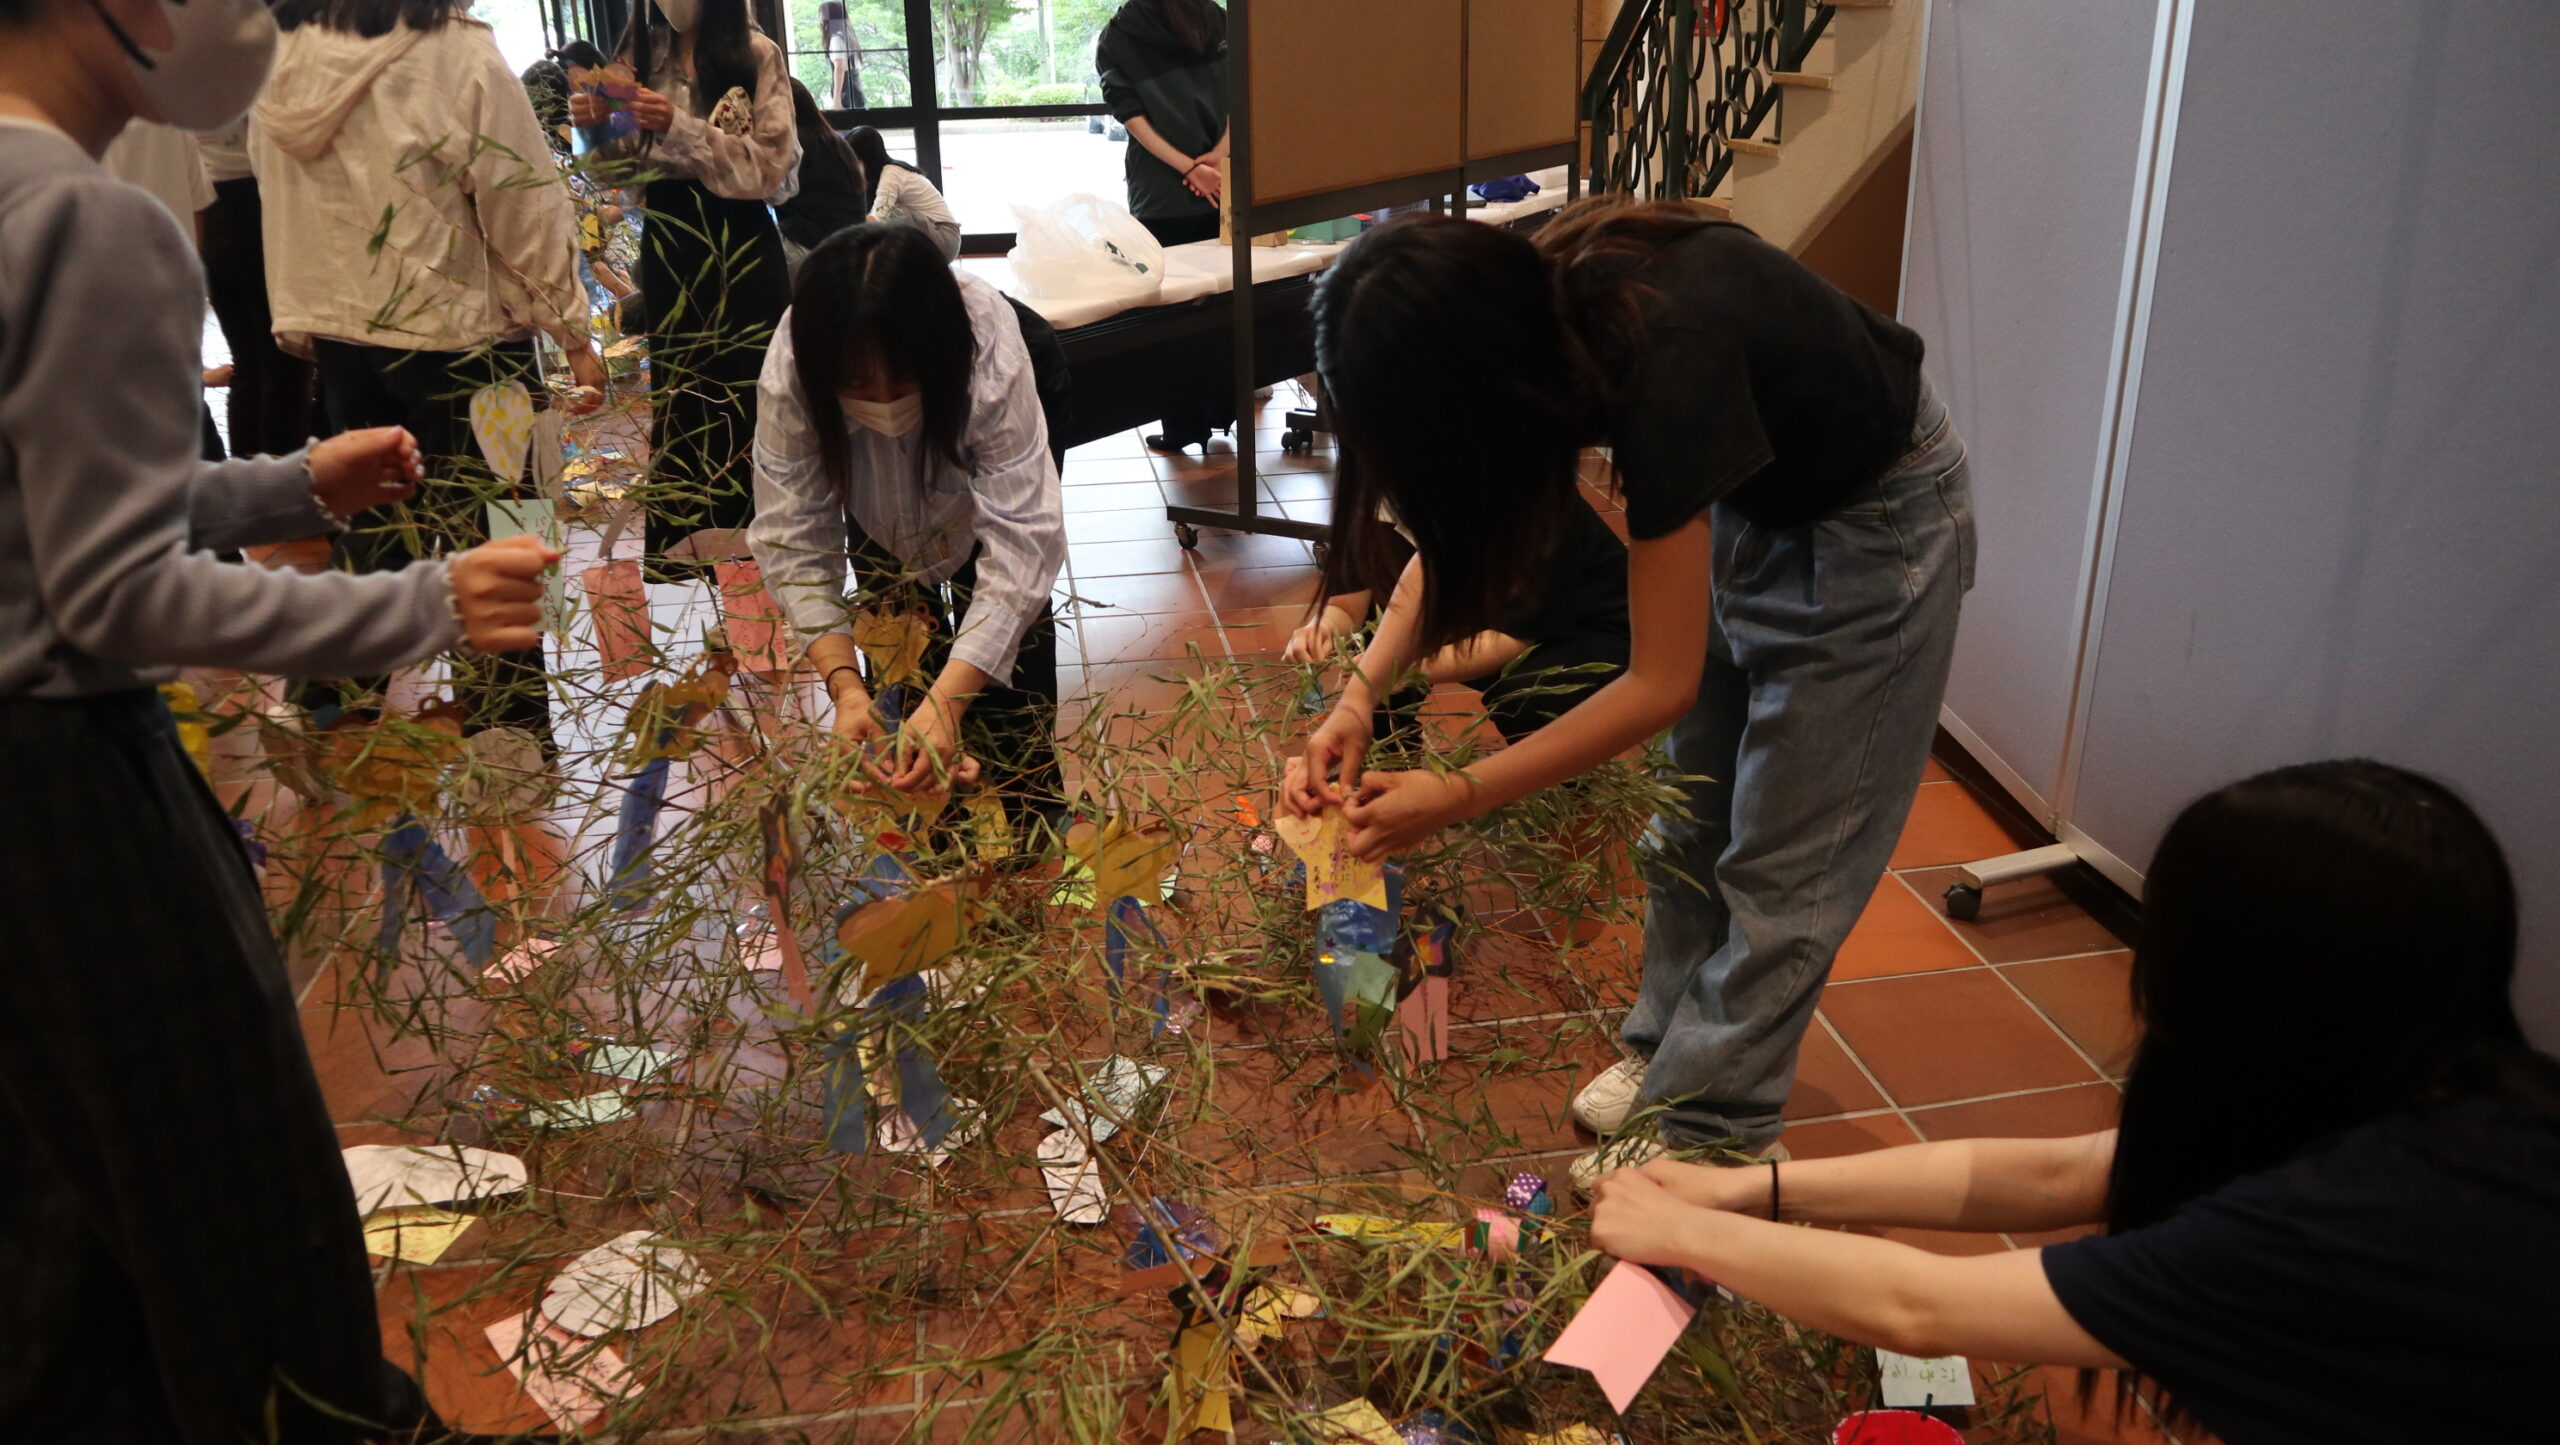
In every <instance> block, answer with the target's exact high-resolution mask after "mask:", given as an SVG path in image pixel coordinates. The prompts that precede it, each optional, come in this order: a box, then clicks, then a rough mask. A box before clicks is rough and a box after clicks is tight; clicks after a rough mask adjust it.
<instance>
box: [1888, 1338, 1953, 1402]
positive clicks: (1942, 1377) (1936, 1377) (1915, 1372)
mask: <svg viewBox="0 0 2560 1445" xmlns="http://www.w3.org/2000/svg"><path fill="white" fill-rule="evenodd" d="M1876 1372H1877V1374H1878V1375H1879V1376H1880V1377H1881V1379H1882V1383H1883V1390H1882V1391H1881V1394H1882V1396H1883V1399H1884V1402H1885V1403H1886V1404H1888V1405H1894V1406H1900V1407H1903V1408H1907V1409H1913V1410H1927V1409H1939V1408H1947V1407H1953V1406H1957V1405H1970V1404H1972V1403H1973V1368H1972V1366H1971V1365H1970V1364H1968V1363H1967V1362H1966V1360H1965V1357H1964V1356H1962V1355H1941V1356H1936V1357H1923V1356H1919V1355H1897V1354H1895V1353H1894V1352H1893V1351H1891V1350H1878V1351H1876Z"/></svg>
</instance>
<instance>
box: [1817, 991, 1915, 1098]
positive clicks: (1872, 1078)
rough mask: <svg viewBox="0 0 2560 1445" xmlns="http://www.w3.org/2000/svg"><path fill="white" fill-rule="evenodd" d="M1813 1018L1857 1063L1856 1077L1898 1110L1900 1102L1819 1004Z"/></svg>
mask: <svg viewBox="0 0 2560 1445" xmlns="http://www.w3.org/2000/svg"><path fill="white" fill-rule="evenodd" d="M1813 1019H1814V1022H1816V1023H1818V1024H1820V1025H1822V1031H1823V1032H1824V1033H1826V1034H1829V1035H1831V1042H1833V1043H1835V1044H1838V1045H1839V1046H1840V1052H1842V1053H1844V1054H1847V1055H1848V1056H1849V1062H1850V1063H1852V1064H1855V1065H1857V1067H1858V1077H1860V1078H1862V1079H1865V1080H1866V1081H1867V1087H1868V1088H1871V1089H1873V1090H1875V1091H1876V1097H1877V1098H1879V1099H1882V1100H1884V1102H1885V1107H1886V1108H1887V1109H1893V1110H1899V1109H1900V1108H1901V1104H1900V1103H1899V1102H1898V1101H1897V1100H1896V1099H1895V1098H1894V1097H1893V1091H1892V1090H1891V1089H1888V1088H1886V1087H1885V1086H1884V1080H1882V1079H1880V1078H1877V1077H1876V1071H1875V1070H1873V1069H1871V1068H1868V1067H1867V1061H1866V1060H1865V1059H1863V1058H1861V1057H1859V1056H1858V1051H1857V1050H1856V1049H1854V1048H1851V1047H1850V1046H1849V1036H1848V1035H1847V1034H1844V1033H1842V1032H1840V1026H1839V1025H1838V1024H1835V1023H1833V1022H1832V1021H1831V1019H1830V1017H1829V1016H1828V1015H1826V1014H1825V1013H1823V1012H1822V1009H1821V1007H1820V1006H1819V1005H1817V1006H1816V1007H1815V1008H1814V1011H1813Z"/></svg>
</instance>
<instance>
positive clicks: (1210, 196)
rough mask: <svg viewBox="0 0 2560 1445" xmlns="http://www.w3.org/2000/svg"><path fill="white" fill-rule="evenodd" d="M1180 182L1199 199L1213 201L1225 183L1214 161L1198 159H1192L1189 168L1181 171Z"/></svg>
mask: <svg viewBox="0 0 2560 1445" xmlns="http://www.w3.org/2000/svg"><path fill="white" fill-rule="evenodd" d="M1182 183H1183V184H1184V185H1186V186H1189V187H1190V188H1191V194H1193V195H1195V196H1198V197H1199V198H1200V199H1202V200H1204V201H1215V200H1216V199H1218V192H1219V190H1220V189H1222V188H1223V187H1224V185H1225V184H1226V177H1225V175H1224V174H1223V173H1221V172H1220V171H1219V169H1218V163H1217V162H1216V161H1207V160H1200V161H1193V162H1192V163H1191V169H1189V170H1187V171H1184V172H1183V173H1182Z"/></svg>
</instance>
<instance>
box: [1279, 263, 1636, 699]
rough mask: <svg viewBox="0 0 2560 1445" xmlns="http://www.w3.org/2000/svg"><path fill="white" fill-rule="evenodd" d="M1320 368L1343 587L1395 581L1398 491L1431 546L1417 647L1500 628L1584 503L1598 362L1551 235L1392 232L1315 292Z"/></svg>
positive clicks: (1426, 547) (1338, 580) (1332, 570)
mask: <svg viewBox="0 0 2560 1445" xmlns="http://www.w3.org/2000/svg"><path fill="white" fill-rule="evenodd" d="M1316 371H1318V377H1321V379H1324V392H1326V405H1329V407H1331V412H1334V436H1339V438H1341V459H1339V464H1336V471H1334V528H1331V538H1329V546H1326V592H1347V589H1362V587H1364V589H1372V592H1377V594H1380V597H1382V594H1385V592H1388V589H1393V587H1395V571H1398V569H1400V566H1403V546H1398V543H1395V538H1393V533H1385V528H1380V525H1377V520H1380V515H1377V512H1380V502H1385V505H1388V507H1393V510H1395V518H1398V520H1403V523H1405V528H1411V530H1413V546H1416V548H1418V551H1421V553H1423V571H1426V579H1428V587H1423V607H1421V638H1418V653H1416V656H1421V653H1431V651H1436V648H1444V646H1449V643H1459V641H1464V638H1472V635H1475V633H1482V630H1487V628H1498V625H1500V623H1503V617H1505V615H1510V612H1513V607H1516V605H1518V602H1521V600H1523V597H1526V594H1528V592H1531V589H1533V587H1536V582H1539V569H1541V566H1544V561H1546V553H1549V551H1551V546H1554V538H1559V535H1564V528H1567V520H1569V518H1572V507H1580V505H1582V497H1580V494H1577V492H1574V464H1577V459H1580V451H1582V433H1585V428H1587V387H1585V366H1582V361H1580V348H1577V346H1574V341H1572V336H1569V333H1567V328H1564V323H1562V320H1559V315H1556V297H1554V274H1551V269H1549V266H1546V261H1544V259H1541V256H1539V251H1536V246H1531V243H1528V241H1526V238H1521V236H1513V233H1510V231H1500V228H1492V225H1480V223H1472V220H1452V218H1444V215H1413V218H1403V220H1390V223H1388V225H1380V228H1377V231H1370V233H1367V236H1362V238H1359V241H1354V243H1352V246H1349V249H1347V251H1344V254H1341V259H1339V261H1336V264H1334V269H1331V272H1329V274H1326V277H1324V282H1321V284H1318V287H1316Z"/></svg>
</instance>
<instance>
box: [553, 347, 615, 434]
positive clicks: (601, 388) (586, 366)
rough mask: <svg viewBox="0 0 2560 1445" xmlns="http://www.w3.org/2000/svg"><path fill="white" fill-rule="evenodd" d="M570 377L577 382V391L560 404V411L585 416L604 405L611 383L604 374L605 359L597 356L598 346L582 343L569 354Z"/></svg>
mask: <svg viewBox="0 0 2560 1445" xmlns="http://www.w3.org/2000/svg"><path fill="white" fill-rule="evenodd" d="M569 375H570V376H571V377H573V378H575V379H576V380H577V383H578V386H577V389H576V390H574V391H572V392H570V393H569V395H568V396H567V397H566V398H564V399H563V400H562V401H561V403H560V409H561V410H562V411H565V412H567V413H569V414H570V415H571V416H585V415H586V414H587V413H589V412H591V411H594V410H595V409H596V408H598V407H600V406H603V405H604V394H605V391H606V390H607V388H608V387H610V386H611V383H610V382H609V381H607V380H606V378H605V374H604V358H603V357H600V356H598V355H596V344H595V343H594V342H592V341H587V342H581V343H579V345H578V348H577V349H576V350H575V351H572V352H570V353H569Z"/></svg>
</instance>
